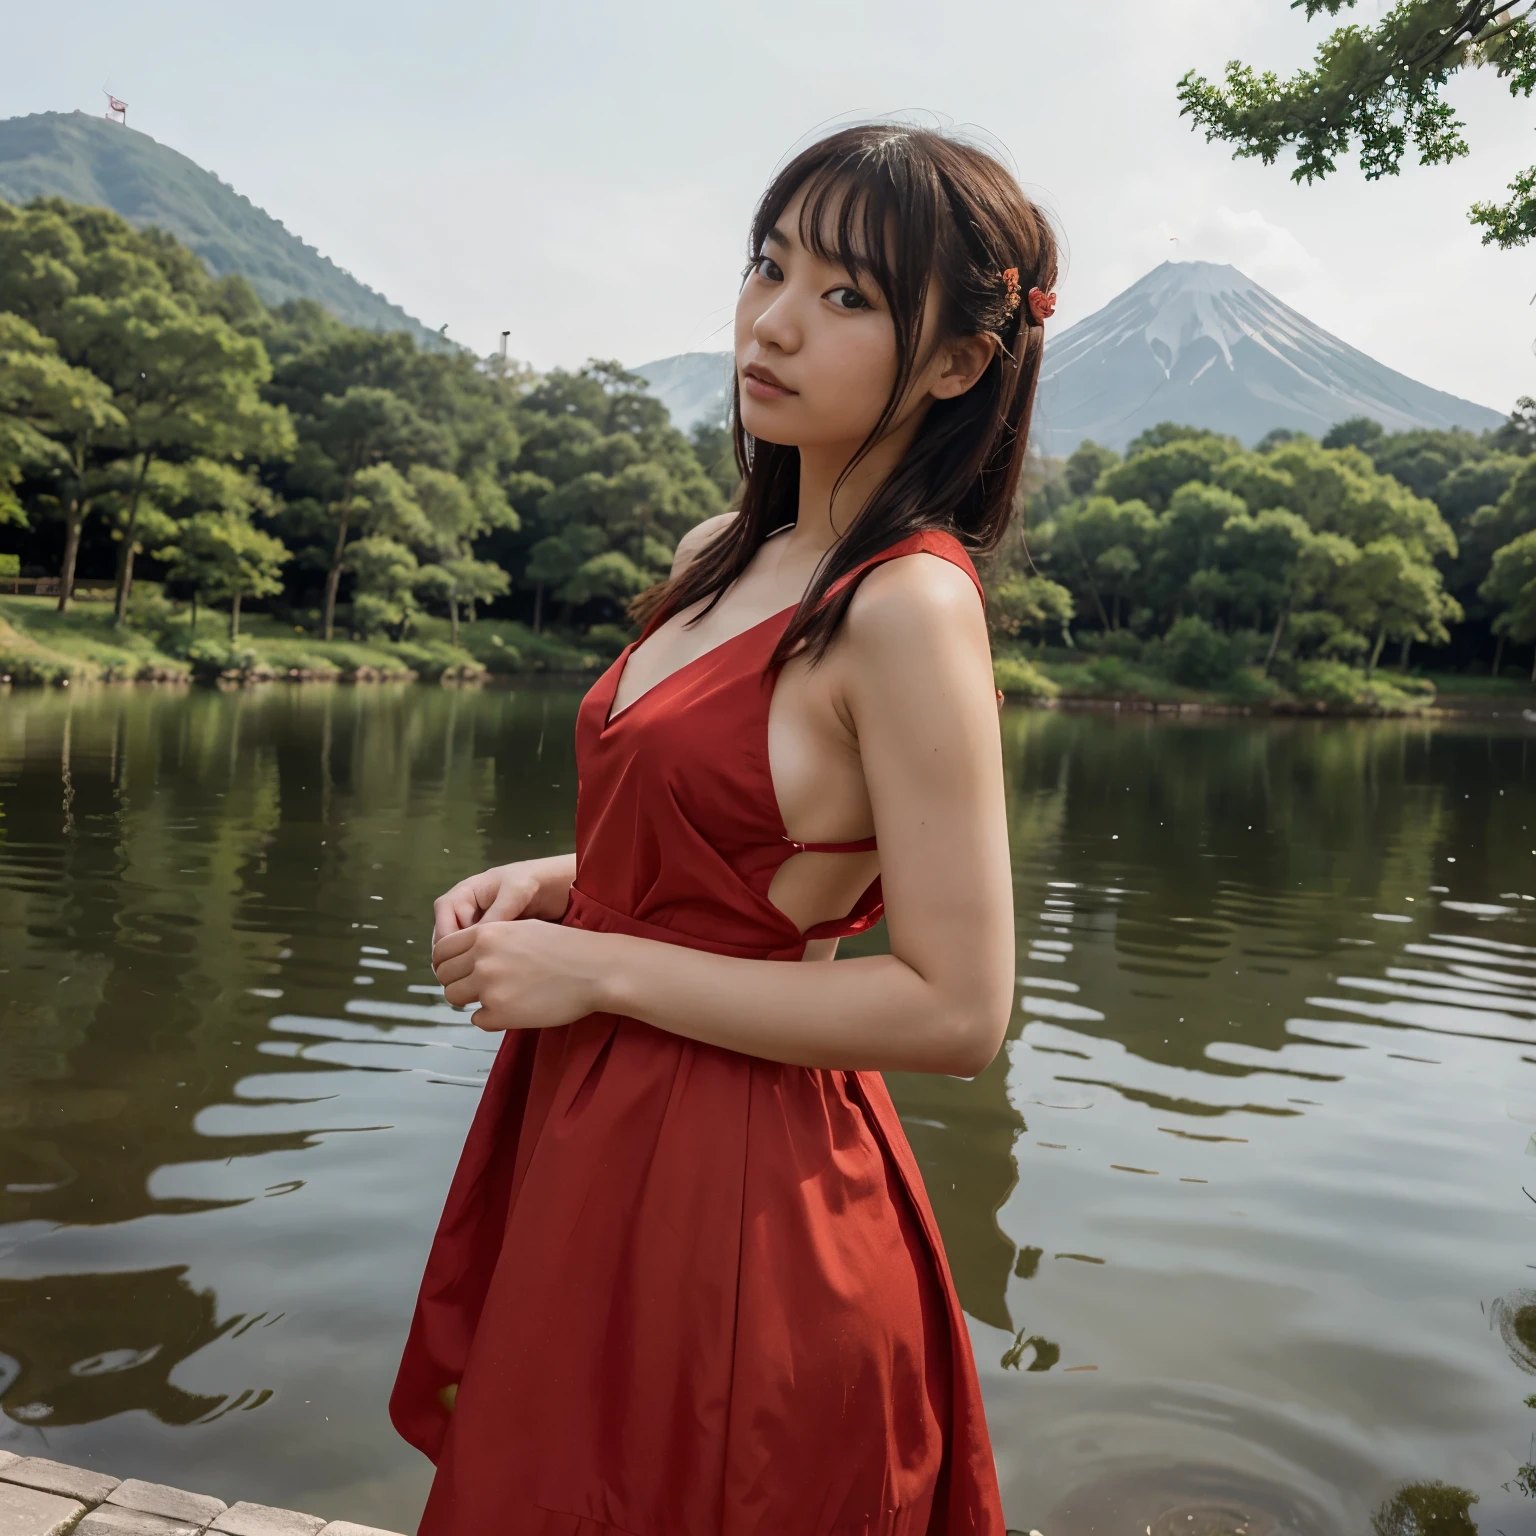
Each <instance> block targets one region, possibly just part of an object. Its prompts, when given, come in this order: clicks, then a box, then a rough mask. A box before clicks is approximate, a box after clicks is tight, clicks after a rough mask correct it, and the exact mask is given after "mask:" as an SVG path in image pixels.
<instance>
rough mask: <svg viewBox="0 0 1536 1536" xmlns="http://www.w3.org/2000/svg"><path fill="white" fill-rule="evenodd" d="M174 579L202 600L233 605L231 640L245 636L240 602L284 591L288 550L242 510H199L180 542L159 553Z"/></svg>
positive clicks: (189, 520) (231, 611)
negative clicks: (283, 577) (226, 601)
mask: <svg viewBox="0 0 1536 1536" xmlns="http://www.w3.org/2000/svg"><path fill="white" fill-rule="evenodd" d="M155 558H156V559H157V560H165V561H167V562H168V563H169V565H170V574H171V576H172V579H174V580H176V581H181V582H185V583H186V584H187V585H188V586H190V587H191V588H192V590H193V591H194V592H195V593H197V594H199V595H200V596H202V597H205V598H208V599H210V600H214V601H217V600H219V599H227V600H228V602H229V638H230V639H231V640H235V639H238V638H239V634H240V603H241V600H242V599H243V598H246V597H270V596H272V595H273V594H274V593H276V592H280V591H282V586H283V584H282V579H281V576H280V574H279V573H280V571H281V569H282V566H283V564H284V563H285V562H286V561H287V560H288V558H289V554H288V551H287V550H286V549H285V548H284V547H283V544H282V541H281V540H280V539H276V538H274V537H273V536H272V535H271V534H270V533H263V532H262V531H261V530H260V529H259V528H257V527H255V526H254V525H253V524H252V523H251V521H250V519H249V518H248V517H245V516H242V515H241V514H240V513H238V512H232V511H224V512H198V513H195V514H194V515H193V516H192V517H190V518H188V519H187V521H186V522H185V523H183V524H182V526H181V528H180V530H179V532H178V535H177V539H176V543H175V544H174V545H173V546H170V547H168V548H166V549H163V550H159V551H157V552H156V555H155Z"/></svg>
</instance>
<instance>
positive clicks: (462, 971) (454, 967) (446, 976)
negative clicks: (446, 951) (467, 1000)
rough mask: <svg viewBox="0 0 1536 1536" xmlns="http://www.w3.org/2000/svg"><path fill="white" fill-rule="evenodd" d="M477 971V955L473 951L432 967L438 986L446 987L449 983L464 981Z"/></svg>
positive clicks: (454, 956) (451, 956) (439, 962)
mask: <svg viewBox="0 0 1536 1536" xmlns="http://www.w3.org/2000/svg"><path fill="white" fill-rule="evenodd" d="M474 969H475V955H474V951H473V950H466V951H465V952H464V953H463V954H459V955H450V956H449V957H448V958H447V959H446V960H440V961H438V962H437V964H436V965H434V966H433V967H432V970H433V974H434V975H436V977H437V980H438V984H439V985H440V986H444V987H446V986H447V985H448V984H449V982H453V981H462V980H463V979H464V978H465V977H466V976H468V975H470V974H471V973H472V972H473V971H474Z"/></svg>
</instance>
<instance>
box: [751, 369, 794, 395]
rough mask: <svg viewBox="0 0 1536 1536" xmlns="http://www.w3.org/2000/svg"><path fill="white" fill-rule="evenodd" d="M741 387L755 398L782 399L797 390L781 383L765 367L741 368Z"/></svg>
mask: <svg viewBox="0 0 1536 1536" xmlns="http://www.w3.org/2000/svg"><path fill="white" fill-rule="evenodd" d="M741 387H742V388H743V389H744V390H745V391H746V392H747V393H748V394H749V395H751V396H752V397H753V399H755V400H782V399H784V397H785V396H786V395H793V394H795V393H797V391H795V390H793V389H790V388H788V387H787V386H786V385H783V384H781V383H780V382H779V381H778V380H777V379H776V378H774V376H773V375H772V374H771V373H769V371H768V370H767V369H766V368H758V367H756V366H753V367H748V368H744V369H742V373H741Z"/></svg>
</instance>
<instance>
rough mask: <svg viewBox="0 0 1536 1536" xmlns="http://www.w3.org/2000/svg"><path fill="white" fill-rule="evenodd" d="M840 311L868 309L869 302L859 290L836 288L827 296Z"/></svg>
mask: <svg viewBox="0 0 1536 1536" xmlns="http://www.w3.org/2000/svg"><path fill="white" fill-rule="evenodd" d="M827 297H828V298H829V299H831V301H832V302H833V303H834V304H835V305H837V307H838V308H839V309H868V308H869V300H868V299H866V298H865V297H864V295H863V294H862V293H860V292H859V290H858V289H857V288H834V289H833V290H832V291H831V293H829V294H828V295H827Z"/></svg>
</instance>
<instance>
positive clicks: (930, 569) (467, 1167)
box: [390, 127, 1056, 1536]
mask: <svg viewBox="0 0 1536 1536" xmlns="http://www.w3.org/2000/svg"><path fill="white" fill-rule="evenodd" d="M750 255H751V260H750V262H749V263H748V266H747V270H746V274H745V278H744V281H743V284H742V289H741V298H740V301H739V303H738V306H737V312H736V390H735V400H734V421H735V432H736V450H737V457H738V460H739V462H740V465H741V468H742V474H743V477H744V488H743V491H742V495H741V501H740V510H739V511H737V512H735V513H731V514H727V515H726V516H724V517H719V518H715V519H712V520H711V521H710V522H707V523H704V524H701V525H700V526H699V527H698V528H696V529H694V530H693V531H692V532H691V533H690V534H688V535H687V537H685V538H684V539H683V540H682V541H681V542H680V543H679V545H678V549H677V555H676V560H675V563H674V566H673V570H672V576H671V579H670V580H669V581H668V582H667V583H665V584H664V585H663V586H662V587H660V588H659V589H657V590H655V591H653V592H652V593H650V594H647V596H646V598H645V599H644V601H643V603H642V605H641V616H642V617H643V618H644V619H645V628H644V632H643V633H642V635H641V638H640V639H639V640H638V641H636V642H635V643H634V644H633V645H631V646H630V647H629V648H628V649H627V650H626V651H625V652H624V653H623V654H622V655H621V656H620V657H619V659H618V660H617V661H616V662H615V663H614V664H613V666H612V667H611V668H610V669H609V670H608V671H607V672H606V673H605V674H604V675H603V677H602V678H601V679H600V680H599V681H598V682H597V683H596V684H595V685H594V686H593V688H592V691H591V692H590V693H588V695H587V696H586V699H585V700H584V701H583V703H582V706H581V711H580V714H579V716H578V719H577V725H576V751H577V762H578V768H579V780H580V782H579V787H578V791H577V803H576V853H575V855H574V856H566V857H561V858H552V859H539V860H532V861H529V862H525V863H519V864H509V865H506V866H503V867H502V868H499V869H491V870H487V871H486V872H485V873H484V874H481V875H478V876H476V877H474V878H473V879H470V880H466V881H464V882H463V883H462V884H460V885H457V886H455V887H454V888H453V889H452V890H451V891H449V892H448V893H447V895H445V896H443V897H442V898H441V899H440V900H439V901H438V903H437V930H436V943H435V947H434V949H433V964H434V967H435V968H436V972H437V976H438V979H439V980H440V981H441V982H442V983H443V985H444V990H445V993H446V995H447V997H448V999H449V1000H450V1001H451V1002H453V1003H455V1004H457V1005H461V1006H462V1005H467V1004H478V1012H476V1013H475V1015H474V1022H475V1023H476V1024H478V1025H479V1026H480V1027H481V1028H483V1029H488V1030H502V1031H505V1032H506V1033H505V1035H504V1037H503V1039H502V1042H501V1047H500V1050H499V1051H498V1053H497V1057H496V1061H495V1064H494V1066H493V1067H492V1070H491V1073H490V1077H489V1080H488V1081H487V1083H486V1087H485V1091H484V1095H483V1097H482V1099H481V1101H480V1104H479V1107H478V1109H477V1111H476V1114H475V1118H474V1123H473V1125H472V1126H471V1128H470V1132H469V1137H468V1140H467V1143H466V1145H465V1149H464V1153H463V1156H462V1159H461V1161H460V1164H459V1168H458V1172H457V1174H456V1175H455V1177H454V1180H453V1185H452V1188H451V1190H450V1191H449V1195H448V1202H447V1207H446V1209H445V1211H444V1213H443V1217H442V1222H441V1225H440V1226H439V1228H438V1232H437V1236H436V1239H435V1242H434V1244H433V1248H432V1252H431V1256H430V1258H429V1260H428V1263H427V1269H426V1275H425V1278H424V1280H423V1282H422V1288H421V1295H420V1300H419V1302H418V1305H417V1309H416V1315H415V1319H414V1322H413V1324H412V1328H411V1333H410V1338H409V1341H408V1343H407V1345H406V1350H405V1358H404V1361H403V1363H402V1365H401V1368H400V1374H399V1379H398V1381H397V1383H396V1386H395V1391H394V1394H393V1396H392V1398H391V1404H390V1408H391V1414H392V1417H393V1419H394V1422H395V1425H396V1427H397V1428H398V1429H399V1431H400V1433H401V1434H402V1435H403V1436H404V1437H405V1438H406V1439H407V1440H409V1441H410V1442H411V1443H412V1444H414V1445H416V1446H418V1447H419V1448H420V1449H421V1450H423V1451H424V1452H425V1453H426V1454H427V1455H428V1456H430V1457H431V1458H432V1459H433V1460H434V1461H435V1462H436V1463H437V1476H436V1478H435V1480H434V1482H433V1485H432V1491H431V1495H430V1497H429V1500H428V1503H427V1508H426V1513H425V1515H424V1517H423V1519H422V1523H421V1526H420V1536H929V1533H935V1536H936V1533H944V1536H958V1533H962V1532H963V1533H980V1536H1002V1532H1003V1518H1002V1510H1001V1506H1000V1504H999V1500H998V1491H997V1481H996V1476H995V1473H994V1470H993V1465H992V1453H991V1448H990V1445H989V1443H988V1439H987V1431H986V1424H985V1421H984V1418H983V1414H982V1404H981V1396H980V1391H979V1389H978V1386H977V1381H976V1374H975V1369H974V1366H973V1363H972V1359H971V1352H970V1346H969V1342H968V1339H967V1334H966V1328H965V1321H964V1318H963V1316H962V1314H961V1311H960V1306H959V1303H958V1301H957V1299H956V1296H955V1291H954V1287H953V1284H952V1283H951V1280H950V1276H949V1271H948V1267H947V1265H946V1263H945V1259H944V1251H943V1247H942V1244H941V1243H940V1240H939V1234H938V1231H937V1228H936V1227H935V1224H934V1219H933V1213H932V1211H931V1210H930V1208H929V1205H928V1200H927V1197H926V1195H925V1193H924V1191H923V1186H922V1179H921V1177H920V1175H919V1173H918V1170H917V1167H916V1164H915V1162H914V1160H913V1157H912V1153H911V1150H910V1149H909V1147H908V1145H907V1142H906V1138H905V1137H904V1135H903V1134H902V1130H901V1125H900V1122H899V1121H898V1119H897V1117H896V1114H895V1111H894V1109H893V1108H892V1106H891V1101H890V1098H889V1097H888V1095H887V1093H886V1089H885V1086H884V1084H883V1082H882V1080H881V1078H880V1076H879V1073H880V1072H881V1071H882V1070H886V1069H890V1070H895V1071H903V1072H947V1073H954V1074H959V1075H966V1076H968V1075H972V1074H975V1073H977V1072H980V1071H981V1070H982V1069H983V1068H984V1067H985V1066H986V1065H987V1063H988V1062H989V1061H991V1060H992V1057H993V1056H994V1054H995V1053H996V1051H997V1049H998V1047H999V1045H1000V1043H1001V1041H1002V1038H1003V1031H1004V1028H1005V1026H1006V1023H1007V1020H1008V1016H1009V1010H1010V1005H1011V1000H1012V989H1013V910H1012V900H1011V894H1012V882H1011V876H1010V871H1009V861H1008V839H1007V827H1006V822H1005V819H1004V806H1003V776H1002V766H1001V754H1000V751H999V744H998V726H997V712H996V707H995V699H994V693H993V687H992V672H991V663H990V657H989V651H988V644H987V631H986V626H985V623H984V620H983V612H982V604H981V601H980V598H979V590H980V589H979V586H978V584H977V582H976V575H975V571H974V569H973V568H972V565H971V561H970V559H969V557H968V552H976V551H987V550H990V549H992V548H993V547H995V546H996V544H997V542H998V540H999V539H1000V538H1001V537H1002V535H1003V532H1004V530H1005V528H1006V526H1007V523H1008V520H1009V516H1010V513H1011V511H1012V509H1013V505H1014V499H1015V494H1016V491H1017V487H1018V482H1019V471H1020V467H1021V463H1022V460H1023V456H1024V449H1025V440H1026V438H1027V436H1028V430H1029V417H1030V408H1031V403H1032V399H1033V395H1034V389H1035V381H1036V377H1037V375H1038V371H1039V364H1040V352H1041V335H1042V331H1041V325H1042V321H1043V319H1044V317H1045V316H1046V314H1048V313H1049V310H1050V308H1051V304H1052V296H1051V295H1050V294H1049V289H1050V287H1051V285H1052V282H1053V281H1054V278H1055V271H1056V246H1055V241H1054V239H1053V237H1052V233H1051V230H1050V228H1049V225H1048V223H1047V221H1046V219H1045V217H1044V216H1043V215H1042V214H1041V212H1040V211H1039V209H1038V208H1036V207H1035V206H1034V205H1033V204H1032V203H1030V202H1029V200H1028V199H1026V198H1025V196H1024V195H1023V193H1022V192H1021V191H1020V190H1019V188H1018V186H1017V184H1016V183H1015V182H1014V180H1013V178H1012V177H1011V176H1010V175H1009V174H1008V172H1007V171H1006V170H1004V169H1003V168H1002V167H1001V166H1000V165H999V164H998V163H997V162H996V161H994V160H993V159H991V158H989V157H988V156H987V155H986V154H984V153H982V152H981V151H979V150H977V149H975V148H972V147H970V146H968V145H966V144H964V143H960V142H957V141H955V140H953V139H950V138H947V137H945V136H942V135H939V134H934V133H929V132H919V131H913V130H911V129H907V128H900V127H860V128H851V129H847V130H845V131H843V132H840V133H837V134H835V135H833V136H832V137H831V138H828V139H826V140H824V141H822V142H821V143H818V144H816V145H814V146H813V147H811V148H810V149H808V150H806V151H805V152H804V153H802V154H801V155H799V156H798V157H797V158H796V159H795V160H794V161H793V162H792V163H790V164H789V165H788V166H787V167H786V168H785V169H784V170H783V171H782V172H781V173H780V174H779V175H778V176H777V177H776V178H775V180H774V182H773V184H772V185H771V186H770V187H769V188H768V190H767V192H766V193H765V194H764V196H763V199H762V202H761V204H760V205H759V207H758V210H757V214H756V217H755V219H754V221H753V227H752V235H751V248H750ZM882 910H883V911H884V914H885V917H886V920H887V924H888V927H889V934H890V954H889V955H881V956H870V957H865V958H859V959H852V960H845V961H842V962H840V963H838V964H835V965H827V964H798V963H795V962H800V961H826V960H830V959H831V958H832V951H833V950H834V949H835V947H836V944H837V940H838V938H839V937H840V936H843V935H847V934H853V933H859V932H862V931H863V930H864V929H866V928H868V927H869V926H870V925H871V924H873V923H874V922H876V921H877V920H878V919H879V917H880V915H881V912H882Z"/></svg>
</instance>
